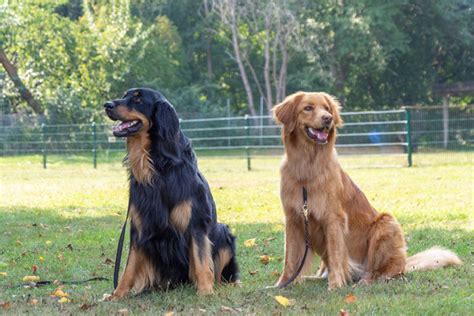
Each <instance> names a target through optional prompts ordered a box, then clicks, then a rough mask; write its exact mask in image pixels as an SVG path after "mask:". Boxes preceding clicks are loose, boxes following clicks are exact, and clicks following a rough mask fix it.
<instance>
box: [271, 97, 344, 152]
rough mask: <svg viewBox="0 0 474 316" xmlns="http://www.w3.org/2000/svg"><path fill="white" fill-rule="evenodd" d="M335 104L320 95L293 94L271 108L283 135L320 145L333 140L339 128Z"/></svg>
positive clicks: (335, 102) (337, 110)
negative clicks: (296, 134) (297, 136)
mask: <svg viewBox="0 0 474 316" xmlns="http://www.w3.org/2000/svg"><path fill="white" fill-rule="evenodd" d="M339 108H340V105H339V102H338V101H337V100H336V99H335V98H334V97H332V96H330V95H329V94H327V93H324V92H296V93H294V94H292V95H289V96H287V97H286V98H285V100H283V102H281V103H280V104H277V105H275V107H274V108H273V115H274V117H275V120H276V121H277V122H278V123H281V124H283V133H284V134H287V135H290V134H293V133H299V134H300V135H301V136H303V137H305V139H307V140H308V141H310V142H313V143H316V144H320V145H324V144H327V143H328V141H331V140H333V139H334V138H335V135H336V127H340V126H342V119H341V117H340V115H339Z"/></svg>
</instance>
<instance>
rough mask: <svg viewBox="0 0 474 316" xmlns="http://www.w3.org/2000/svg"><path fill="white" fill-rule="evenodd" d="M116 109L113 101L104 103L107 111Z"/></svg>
mask: <svg viewBox="0 0 474 316" xmlns="http://www.w3.org/2000/svg"><path fill="white" fill-rule="evenodd" d="M114 107H115V104H114V103H113V102H112V101H107V102H105V103H104V108H105V109H107V110H111V109H113V108H114Z"/></svg>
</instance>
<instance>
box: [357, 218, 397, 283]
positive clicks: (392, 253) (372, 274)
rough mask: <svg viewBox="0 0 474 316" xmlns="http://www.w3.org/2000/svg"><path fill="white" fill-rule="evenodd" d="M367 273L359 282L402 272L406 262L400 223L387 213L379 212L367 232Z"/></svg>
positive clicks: (388, 276)
mask: <svg viewBox="0 0 474 316" xmlns="http://www.w3.org/2000/svg"><path fill="white" fill-rule="evenodd" d="M367 259H368V267H367V270H368V271H367V274H366V275H365V276H364V277H363V279H362V280H361V283H370V282H371V281H373V280H375V279H378V278H384V279H390V278H393V277H395V276H398V275H400V274H402V273H403V272H404V270H405V263H406V245H405V239H404V238H403V233H402V230H401V228H400V225H399V224H398V223H397V221H396V220H395V219H394V218H393V217H392V216H391V215H389V214H386V213H382V214H379V215H378V216H377V217H376V218H375V220H374V221H373V223H372V227H371V229H370V232H369V250H368V253H367Z"/></svg>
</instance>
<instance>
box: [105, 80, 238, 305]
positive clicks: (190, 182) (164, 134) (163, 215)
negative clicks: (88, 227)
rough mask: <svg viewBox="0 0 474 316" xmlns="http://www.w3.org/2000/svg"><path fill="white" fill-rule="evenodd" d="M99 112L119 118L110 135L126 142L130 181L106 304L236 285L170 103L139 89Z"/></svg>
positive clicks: (226, 237) (223, 237)
mask: <svg viewBox="0 0 474 316" xmlns="http://www.w3.org/2000/svg"><path fill="white" fill-rule="evenodd" d="M104 107H105V111H106V113H107V115H108V116H109V118H111V119H112V120H114V121H120V123H119V124H118V125H117V126H115V127H114V129H113V134H114V135H115V136H117V137H127V150H128V155H127V157H126V164H127V166H128V169H129V176H130V203H129V205H130V206H129V208H130V209H129V212H130V218H131V229H130V234H131V241H130V251H129V255H128V260H127V265H126V267H125V271H124V273H123V275H122V277H121V279H120V282H119V284H118V287H117V288H116V289H115V291H114V293H113V295H112V297H111V299H119V298H122V297H123V296H125V295H127V294H128V293H129V292H130V290H133V291H134V292H135V293H140V292H142V291H143V290H146V289H151V288H158V289H159V288H161V289H167V288H172V287H175V286H177V285H179V284H185V283H189V282H193V283H194V284H195V286H196V288H197V292H198V294H202V295H206V294H211V293H213V286H214V281H218V282H220V281H221V280H222V281H227V282H236V281H238V278H239V275H238V273H239V271H238V266H237V262H236V258H235V237H234V236H232V234H231V233H230V231H229V229H228V227H227V226H226V225H223V224H219V223H217V216H216V207H215V204H214V200H213V197H212V194H211V191H210V189H209V185H208V183H207V182H206V180H205V178H204V177H203V175H202V174H201V173H200V171H199V170H198V167H197V163H196V157H195V155H194V152H193V150H192V148H191V144H190V141H189V140H188V138H186V137H185V136H184V135H183V133H182V132H181V130H180V127H179V120H178V117H177V115H176V112H175V110H174V108H173V106H172V105H171V104H170V102H168V100H166V98H165V97H163V96H162V95H161V94H160V93H159V92H156V91H154V90H151V89H145V88H139V89H131V90H129V91H127V93H126V94H125V96H124V97H123V98H122V99H118V100H113V101H109V102H106V103H105V105H104Z"/></svg>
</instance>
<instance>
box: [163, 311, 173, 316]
mask: <svg viewBox="0 0 474 316" xmlns="http://www.w3.org/2000/svg"><path fill="white" fill-rule="evenodd" d="M173 315H174V312H173V311H169V312H166V313H165V316H173Z"/></svg>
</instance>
